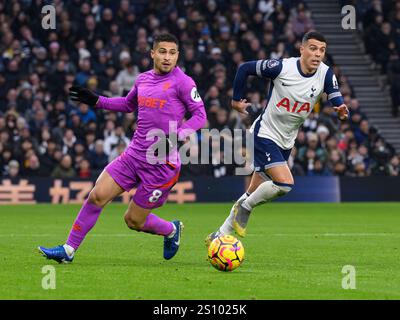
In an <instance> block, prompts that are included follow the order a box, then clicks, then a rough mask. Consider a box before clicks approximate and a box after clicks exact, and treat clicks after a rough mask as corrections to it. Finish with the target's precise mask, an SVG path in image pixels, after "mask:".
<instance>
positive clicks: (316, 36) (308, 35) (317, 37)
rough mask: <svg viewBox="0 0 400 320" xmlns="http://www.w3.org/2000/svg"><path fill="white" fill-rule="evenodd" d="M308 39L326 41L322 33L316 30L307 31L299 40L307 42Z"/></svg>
mask: <svg viewBox="0 0 400 320" xmlns="http://www.w3.org/2000/svg"><path fill="white" fill-rule="evenodd" d="M310 39H315V40H318V41H321V42H325V43H326V39H325V37H324V35H323V34H322V33H320V32H318V31H309V32H307V33H306V34H305V35H304V36H303V40H302V41H301V42H302V43H304V42H307V41H308V40H310Z"/></svg>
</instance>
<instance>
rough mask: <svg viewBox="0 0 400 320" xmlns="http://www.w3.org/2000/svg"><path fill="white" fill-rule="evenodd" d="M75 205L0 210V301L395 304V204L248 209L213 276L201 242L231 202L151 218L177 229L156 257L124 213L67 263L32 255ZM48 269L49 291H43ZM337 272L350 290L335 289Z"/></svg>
mask: <svg viewBox="0 0 400 320" xmlns="http://www.w3.org/2000/svg"><path fill="white" fill-rule="evenodd" d="M79 207H80V206H78V205H44V204H39V205H29V206H28V205H27V206H0V219H1V223H0V284H1V285H0V299H168V300H170V299H400V268H399V252H400V242H399V241H400V204H397V203H363V204H361V203H351V204H326V203H324V204H322V203H313V204H311V203H305V204H300V203H291V204H287V203H271V204H266V205H263V206H260V207H258V208H256V209H255V210H254V212H253V213H252V217H251V219H250V222H249V226H248V235H247V237H246V238H244V239H242V242H243V245H244V247H245V261H244V263H243V264H242V266H241V267H240V268H239V269H237V270H235V271H233V272H230V273H229V272H226V273H225V272H220V271H217V270H215V269H214V268H212V266H211V265H210V264H209V263H208V261H206V248H205V246H204V238H205V236H206V235H207V234H208V233H210V232H212V231H214V229H215V228H216V227H217V226H219V225H220V224H221V222H222V221H223V220H224V219H225V216H226V215H227V213H228V212H229V209H230V207H231V204H228V203H226V204H184V205H173V204H168V205H166V206H164V207H163V208H160V209H158V210H156V211H155V212H156V213H157V214H158V215H160V216H161V217H163V218H166V219H170V220H172V219H174V218H178V219H181V220H182V221H183V222H184V224H185V230H184V233H183V237H182V242H181V248H180V251H179V252H178V254H177V255H176V256H175V257H174V258H173V259H172V260H170V261H165V260H163V258H162V245H163V238H162V237H160V236H155V235H149V234H144V233H138V232H135V231H131V230H129V229H128V228H127V227H126V225H125V223H124V221H123V213H124V211H125V208H126V206H125V205H121V204H111V205H109V206H107V207H106V208H105V209H104V211H103V212H102V214H101V216H100V218H99V220H98V222H97V224H96V226H95V227H94V229H93V230H92V231H91V232H90V233H89V234H88V236H87V238H86V239H85V241H84V242H83V244H82V246H81V248H80V249H79V251H78V252H77V254H76V256H75V260H74V262H73V263H72V264H69V265H63V264H61V265H59V264H57V263H56V262H54V261H50V260H46V259H44V258H43V257H41V256H40V255H39V254H38V253H36V252H35V248H36V247H37V246H38V245H43V246H55V245H58V244H62V243H64V241H65V239H66V237H67V235H68V232H69V229H70V227H71V225H72V222H73V220H74V219H75V216H76V214H77V211H78V210H79ZM46 265H52V266H54V267H55V271H56V289H54V290H52V289H49V290H45V289H43V288H42V279H43V277H45V276H46V274H44V273H42V268H43V267H44V266H46ZM345 265H352V266H354V268H355V272H356V274H355V280H356V282H355V283H356V288H355V289H348V290H345V289H343V288H342V279H343V278H344V277H345V276H346V275H345V274H343V273H342V268H343V266H345Z"/></svg>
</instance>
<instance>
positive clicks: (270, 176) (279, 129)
mask: <svg viewBox="0 0 400 320" xmlns="http://www.w3.org/2000/svg"><path fill="white" fill-rule="evenodd" d="M300 53H301V56H300V58H288V59H282V60H275V59H267V60H258V61H250V62H246V63H243V64H242V65H241V66H240V67H239V69H238V71H237V73H236V76H235V80H234V83H233V88H234V89H233V90H234V91H233V99H232V108H234V109H235V110H237V111H238V112H240V113H244V114H247V112H246V108H247V107H248V106H250V105H251V104H250V103H248V102H247V101H246V99H243V91H244V88H245V85H246V79H247V77H248V76H249V75H256V76H259V77H265V78H269V79H271V85H270V90H269V94H268V104H267V106H266V107H265V108H264V110H263V112H262V113H261V115H260V116H259V117H258V118H257V119H256V120H255V121H254V123H253V125H252V127H251V129H250V130H251V132H252V133H253V135H254V172H253V176H252V179H251V182H250V185H249V187H248V189H247V192H246V193H244V194H243V195H242V196H241V197H240V198H239V199H238V200H237V201H236V203H235V204H234V205H233V207H232V209H231V212H230V214H229V216H228V217H227V218H226V220H225V222H224V223H223V224H222V226H221V227H220V228H219V230H218V231H216V232H213V233H211V234H210V235H208V236H207V238H206V245H207V246H208V244H209V243H210V242H211V241H212V240H213V239H214V238H215V237H216V236H219V235H221V234H231V233H232V232H233V231H235V232H236V234H238V235H239V236H241V237H244V236H245V235H246V226H247V222H248V219H249V217H250V213H251V211H252V210H253V208H254V207H256V206H257V205H260V204H262V203H265V202H269V201H272V200H274V199H276V198H278V197H282V196H284V195H285V194H287V193H288V192H290V191H291V189H292V188H293V185H294V180H293V176H292V173H291V172H290V169H289V166H288V164H287V160H288V158H289V155H290V152H291V149H292V148H293V146H294V143H295V139H296V137H297V132H298V130H299V128H300V126H301V125H302V124H303V122H304V121H305V120H306V118H307V117H308V115H309V114H310V113H311V111H312V110H313V108H314V105H315V103H316V102H317V101H318V100H319V97H320V96H321V94H322V93H324V92H325V93H326V94H327V96H328V100H329V101H330V102H331V103H332V105H333V106H334V109H335V111H336V112H337V113H338V116H339V119H341V120H345V119H347V118H348V117H349V111H348V108H347V106H346V105H345V104H344V101H343V97H342V95H341V93H340V91H339V86H338V82H337V79H336V77H335V75H334V73H333V71H332V68H330V67H329V66H327V65H326V64H325V63H323V62H322V60H323V59H324V57H325V53H326V40H325V37H324V36H323V35H322V34H321V33H319V32H316V31H310V32H308V33H306V34H305V35H304V37H303V39H302V45H301V47H300Z"/></svg>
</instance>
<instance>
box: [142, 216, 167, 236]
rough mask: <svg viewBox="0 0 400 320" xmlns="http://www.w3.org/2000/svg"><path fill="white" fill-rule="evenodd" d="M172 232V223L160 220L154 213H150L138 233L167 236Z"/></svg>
mask: <svg viewBox="0 0 400 320" xmlns="http://www.w3.org/2000/svg"><path fill="white" fill-rule="evenodd" d="M173 230H174V225H173V224H172V222H169V221H166V220H164V219H161V218H160V217H158V216H156V215H155V214H154V213H150V214H149V215H148V216H147V218H146V222H145V223H144V226H143V228H142V230H140V231H143V232H147V233H152V234H159V235H161V236H167V235H169V234H171V232H172V231H173Z"/></svg>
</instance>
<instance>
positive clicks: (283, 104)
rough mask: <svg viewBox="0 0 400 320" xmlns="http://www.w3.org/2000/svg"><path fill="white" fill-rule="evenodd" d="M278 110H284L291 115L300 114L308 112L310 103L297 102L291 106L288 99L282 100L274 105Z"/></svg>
mask: <svg viewBox="0 0 400 320" xmlns="http://www.w3.org/2000/svg"><path fill="white" fill-rule="evenodd" d="M276 106H277V107H278V108H285V109H286V110H287V112H291V113H300V112H302V111H305V112H307V113H308V112H310V103H309V102H304V103H302V102H298V101H296V102H295V103H294V104H293V105H292V104H291V102H290V100H289V99H288V98H283V99H282V100H281V101H279V102H278V104H277V105H276Z"/></svg>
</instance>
